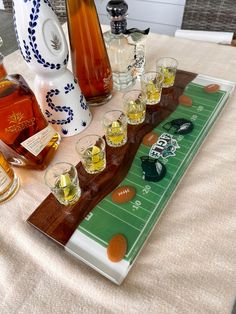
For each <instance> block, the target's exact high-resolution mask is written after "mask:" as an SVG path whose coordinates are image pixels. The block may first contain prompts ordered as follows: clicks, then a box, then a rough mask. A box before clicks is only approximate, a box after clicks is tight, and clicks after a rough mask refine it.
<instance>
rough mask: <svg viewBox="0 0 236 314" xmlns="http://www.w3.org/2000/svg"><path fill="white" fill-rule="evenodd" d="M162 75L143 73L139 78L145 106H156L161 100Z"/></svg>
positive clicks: (158, 73)
mask: <svg viewBox="0 0 236 314" xmlns="http://www.w3.org/2000/svg"><path fill="white" fill-rule="evenodd" d="M162 84H163V75H162V74H161V73H160V72H155V71H150V72H145V73H144V74H143V75H142V77H141V87H142V91H143V93H144V94H146V96H147V102H146V103H147V105H156V104H158V103H159V102H160V100H161V91H162Z"/></svg>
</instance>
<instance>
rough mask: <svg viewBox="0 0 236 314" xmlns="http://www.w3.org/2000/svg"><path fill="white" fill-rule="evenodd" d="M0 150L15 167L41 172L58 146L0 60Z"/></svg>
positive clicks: (57, 138)
mask: <svg viewBox="0 0 236 314" xmlns="http://www.w3.org/2000/svg"><path fill="white" fill-rule="evenodd" d="M0 75H1V76H0V116H1V123H0V150H1V151H3V152H4V155H5V157H6V158H7V160H8V161H9V162H10V163H11V164H13V165H15V166H24V167H27V168H33V169H44V168H46V167H47V165H48V163H49V162H50V161H51V159H52V158H53V156H54V154H55V151H56V149H57V147H58V145H59V142H60V136H59V134H58V133H57V132H56V131H55V130H54V129H53V128H52V127H51V126H50V125H49V124H48V122H47V121H46V119H45V118H44V116H43V114H42V112H41V110H40V107H39V105H38V103H37V100H36V98H35V96H34V94H33V92H32V91H31V89H30V88H29V86H28V85H27V83H26V82H25V81H24V79H23V77H22V76H20V75H6V71H5V69H4V65H3V57H2V56H0Z"/></svg>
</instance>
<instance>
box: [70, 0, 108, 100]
mask: <svg viewBox="0 0 236 314" xmlns="http://www.w3.org/2000/svg"><path fill="white" fill-rule="evenodd" d="M67 16H68V28H69V35H70V46H71V55H72V66H73V72H74V74H75V76H76V77H77V79H78V81H79V85H80V88H81V91H82V93H83V94H84V96H85V98H86V100H87V101H88V103H90V104H103V103H105V102H107V101H108V100H109V99H110V98H111V92H112V87H113V82H112V71H111V66H110V62H109V58H108V55H107V51H106V47H105V44H104V40H103V36H102V31H101V27H100V23H99V19H98V15H97V10H96V7H95V4H94V1H93V0H67Z"/></svg>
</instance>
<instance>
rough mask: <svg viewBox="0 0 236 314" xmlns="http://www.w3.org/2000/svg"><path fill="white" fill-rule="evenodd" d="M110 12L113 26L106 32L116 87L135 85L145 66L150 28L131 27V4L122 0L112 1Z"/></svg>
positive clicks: (109, 5)
mask: <svg viewBox="0 0 236 314" xmlns="http://www.w3.org/2000/svg"><path fill="white" fill-rule="evenodd" d="M106 9H107V12H108V14H109V17H110V20H111V22H110V25H111V30H109V31H107V32H105V33H104V34H103V36H104V40H105V44H106V47H107V51H108V56H109V59H110V63H111V68H112V75H113V84H114V88H115V89H116V90H121V89H126V88H127V87H129V86H132V85H133V84H134V83H135V81H136V79H137V78H138V77H140V76H141V75H142V73H143V72H144V66H145V39H146V35H147V34H148V32H149V29H147V30H145V31H140V30H138V29H130V30H127V21H126V17H127V11H128V5H127V3H126V2H125V1H122V0H113V1H109V2H108V4H107V7H106Z"/></svg>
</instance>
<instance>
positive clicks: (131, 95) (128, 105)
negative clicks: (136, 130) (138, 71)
mask: <svg viewBox="0 0 236 314" xmlns="http://www.w3.org/2000/svg"><path fill="white" fill-rule="evenodd" d="M146 101H147V97H146V94H144V93H143V92H142V91H141V90H138V89H136V90H131V91H128V92H126V93H125V94H124V95H123V106H124V111H125V114H126V116H127V121H128V123H129V124H133V125H136V124H141V123H142V122H143V121H144V120H145V114H146Z"/></svg>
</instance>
